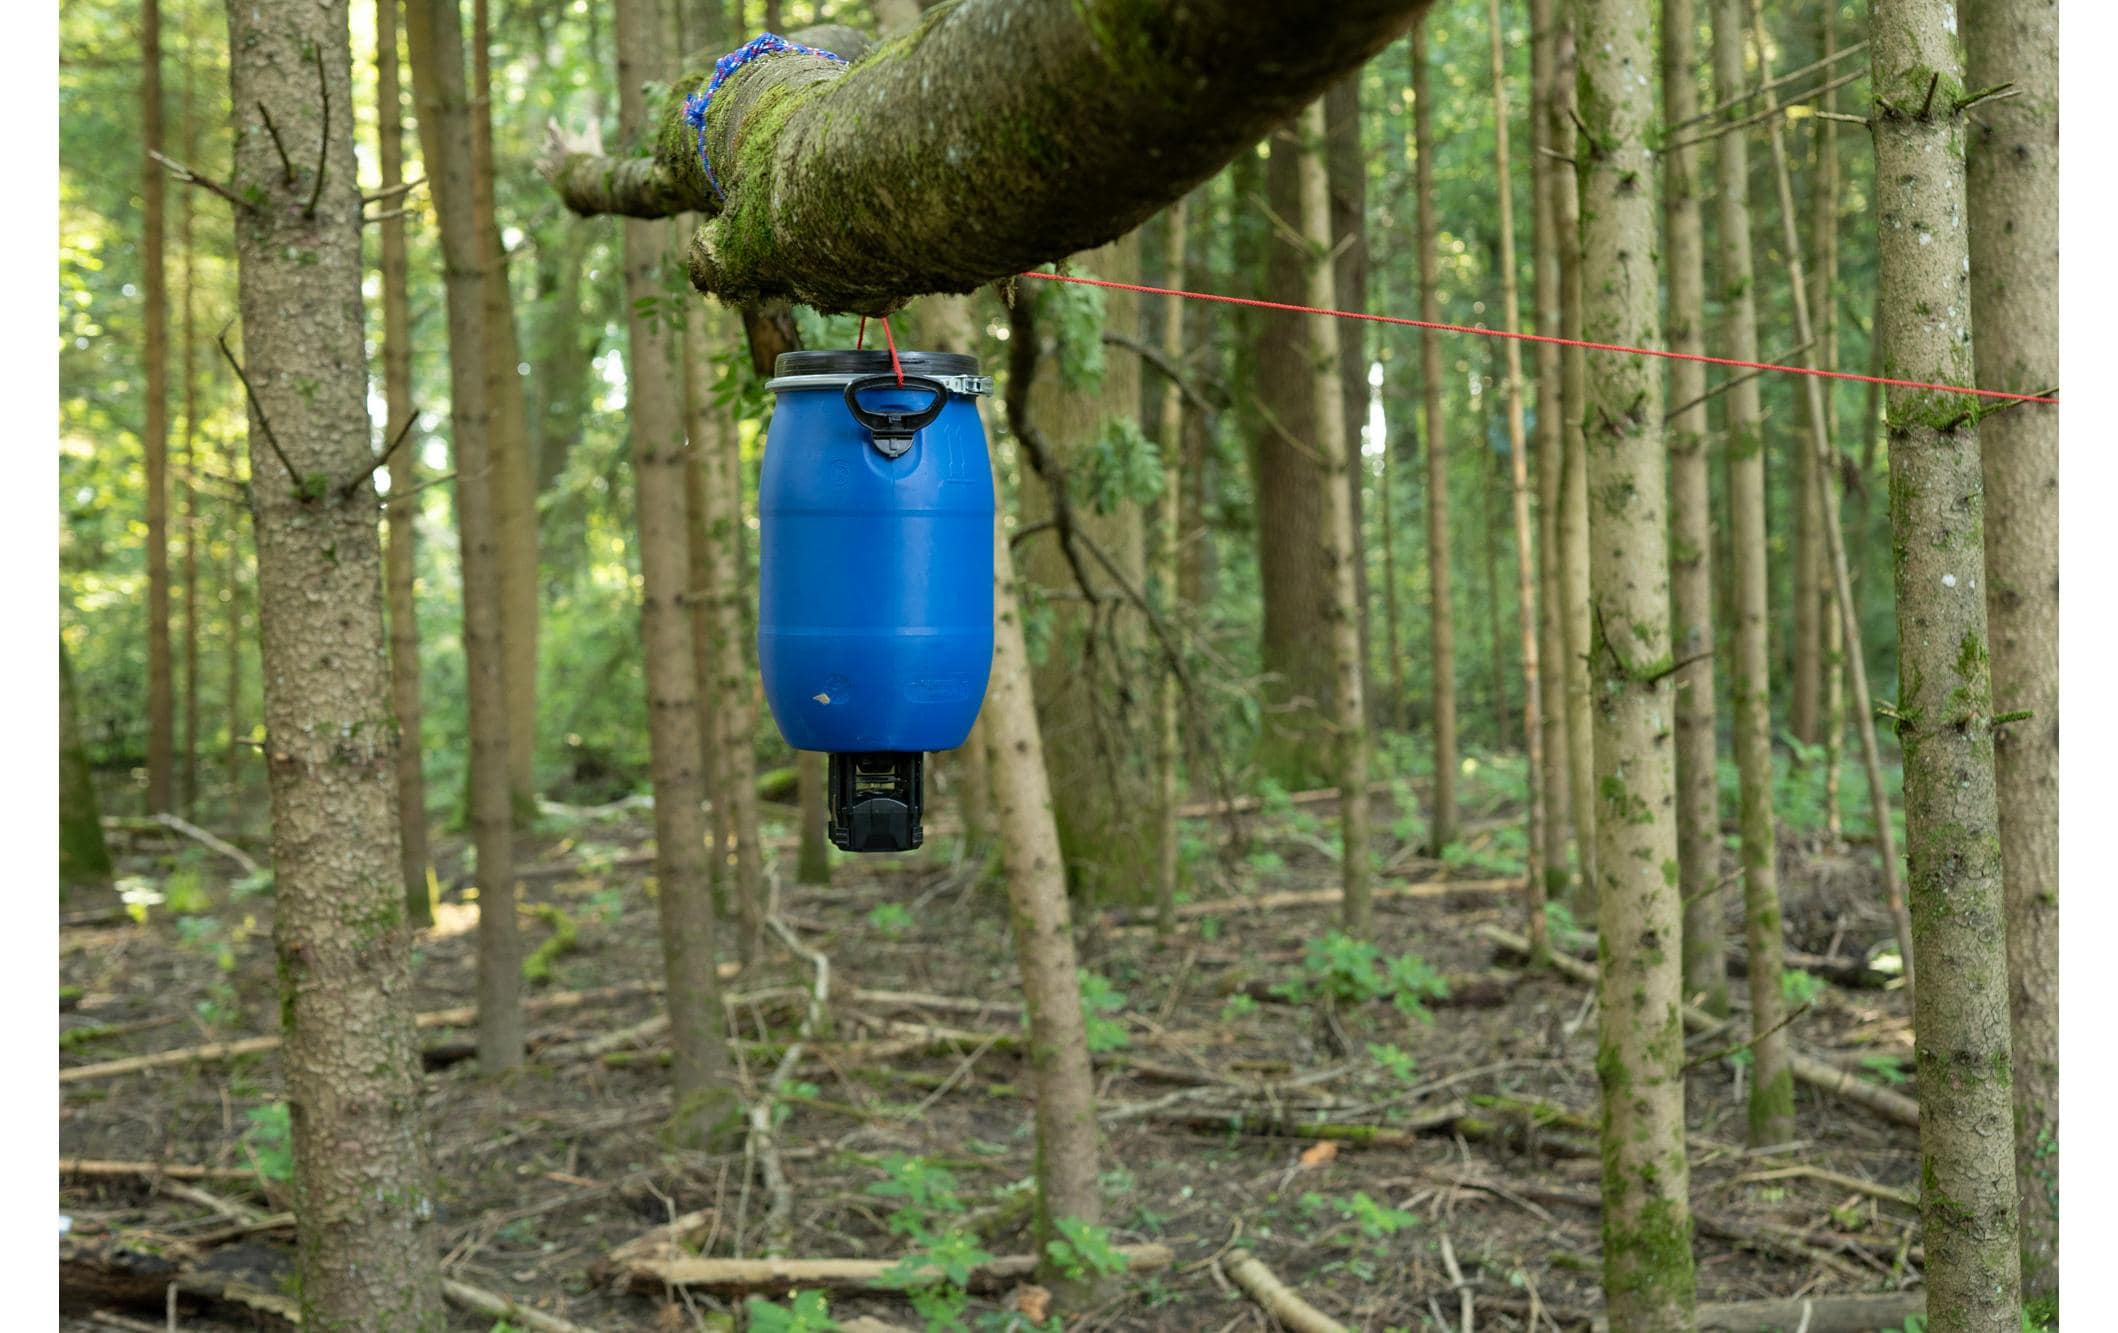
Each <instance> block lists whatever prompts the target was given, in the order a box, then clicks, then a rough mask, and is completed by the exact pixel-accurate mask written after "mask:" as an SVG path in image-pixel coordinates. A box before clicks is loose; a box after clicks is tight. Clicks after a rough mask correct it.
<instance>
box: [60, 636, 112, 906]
mask: <svg viewBox="0 0 2118 1333" xmlns="http://www.w3.org/2000/svg"><path fill="white" fill-rule="evenodd" d="M110 871H111V865H110V846H109V844H107V843H105V842H104V841H103V808H102V804H101V802H100V801H98V800H97V798H96V778H95V770H93V769H91V768H90V767H89V766H88V751H87V750H85V749H83V748H82V746H81V719H80V710H79V708H78V707H77V705H76V704H75V703H74V668H73V662H72V661H71V660H70V659H69V658H68V657H67V655H66V640H65V639H63V638H62V639H60V640H59V888H60V890H61V891H62V893H63V892H65V891H67V890H72V889H108V888H109V887H110V883H111V881H110Z"/></svg>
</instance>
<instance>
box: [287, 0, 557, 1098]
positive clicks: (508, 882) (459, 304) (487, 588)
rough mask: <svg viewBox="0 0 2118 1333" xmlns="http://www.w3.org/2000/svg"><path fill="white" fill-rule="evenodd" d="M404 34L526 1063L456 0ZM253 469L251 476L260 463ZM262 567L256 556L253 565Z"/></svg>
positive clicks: (487, 768) (440, 4) (479, 708)
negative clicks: (435, 237) (434, 228)
mask: <svg viewBox="0 0 2118 1333" xmlns="http://www.w3.org/2000/svg"><path fill="white" fill-rule="evenodd" d="M406 19H407V21H406V24H405V36H406V39H407V46H408V49H409V52H410V55H411V59H412V88H413V95H414V100H415V102H416V105H417V107H418V110H419V135H420V146H421V149H422V152H421V154H420V156H421V158H422V159H423V160H424V162H425V163H426V169H427V182H428V189H429V190H431V191H432V193H433V198H434V207H435V211H436V213H437V214H439V216H440V219H441V249H442V256H443V262H444V268H445V271H446V284H445V285H446V291H447V300H448V318H449V419H450V435H451V444H452V445H453V448H454V454H455V464H456V479H457V484H456V487H455V497H456V530H457V537H458V540H459V542H460V544H461V547H462V553H461V560H462V566H463V655H464V674H465V677H466V679H467V688H466V691H465V692H466V694H467V695H468V696H469V700H470V732H471V768H470V787H471V841H472V844H473V845H474V847H475V848H476V852H477V862H476V867H475V873H476V877H477V882H478V1064H479V1067H480V1068H482V1069H484V1070H486V1071H487V1072H496V1071H499V1070H503V1069H511V1068H513V1067H514V1066H516V1065H518V1064H520V1063H522V1047H523V1029H522V931H521V926H520V924H519V923H518V922H517V921H516V920H515V868H514V810H513V805H514V803H513V800H512V796H511V791H510V787H509V774H510V773H511V772H512V769H511V768H510V766H509V763H508V746H509V743H510V741H511V740H512V739H513V738H512V737H510V736H509V735H508V717H507V691H506V686H505V682H504V674H503V672H504V668H503V665H502V663H503V659H504V645H503V644H502V643H501V635H502V633H503V632H504V629H503V626H504V618H503V615H502V611H501V605H500V550H499V527H498V523H499V520H498V517H497V515H495V513H494V512H493V503H492V488H491V487H490V486H489V485H486V484H482V483H483V482H485V481H486V480H488V479H489V478H490V475H491V473H492V472H493V471H494V469H495V468H496V467H497V466H498V460H496V459H495V458H494V456H493V453H492V449H491V438H492V436H491V431H492V411H491V400H490V398H489V396H488V394H487V389H488V387H489V380H488V376H487V369H486V356H485V347H486V338H487V329H486V319H485V312H486V307H485V265H486V263H487V260H488V255H487V253H486V248H485V246H484V245H482V244H481V243H480V241H479V232H478V228H477V225H476V215H475V213H474V212H473V194H474V190H473V187H472V182H471V174H472V168H471V118H472V117H471V111H470V107H469V104H468V98H467V95H466V92H465V86H464V75H463V29H462V26H461V16H460V14H459V13H458V11H457V8H456V0H409V7H408V8H407V10H406ZM251 475H252V476H253V477H254V476H256V475H257V468H256V467H255V466H253V467H252V469H251ZM260 564H262V561H260Z"/></svg>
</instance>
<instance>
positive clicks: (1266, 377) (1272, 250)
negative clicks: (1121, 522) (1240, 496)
mask: <svg viewBox="0 0 2118 1333" xmlns="http://www.w3.org/2000/svg"><path fill="white" fill-rule="evenodd" d="M1306 123H1307V122H1306V121H1305V120H1303V119H1302V118H1301V117H1300V116H1296V117H1295V118H1294V119H1293V120H1291V121H1290V122H1289V123H1288V124H1287V125H1286V126H1285V127H1283V128H1282V129H1281V130H1280V131H1279V132H1278V133H1276V134H1274V135H1273V136H1272V138H1271V141H1270V142H1271V150H1272V155H1271V157H1270V158H1269V159H1268V160H1267V161H1266V163H1265V194H1266V209H1267V211H1268V214H1269V218H1272V219H1278V222H1277V223H1275V224H1273V225H1271V226H1270V227H1269V228H1268V234H1267V236H1266V239H1265V264H1264V269H1265V288H1266V294H1267V295H1268V296H1269V297H1270V298H1271V299H1272V300H1275V301H1280V302H1283V303H1286V304H1289V305H1312V304H1315V303H1314V302H1312V301H1311V300H1310V299H1309V296H1310V292H1309V287H1310V285H1311V284H1310V281H1309V268H1310V259H1311V256H1310V255H1309V254H1308V253H1307V250H1306V243H1305V242H1304V241H1302V240H1298V239H1297V233H1299V232H1300V230H1301V225H1302V224H1301V216H1302V197H1301V185H1302V175H1301V162H1302V160H1303V157H1304V156H1305V154H1306V153H1307V152H1308V151H1310V147H1309V145H1306V144H1304V143H1302V142H1301V135H1302V134H1303V133H1304V131H1303V130H1302V128H1301V127H1302V126H1303V125H1305V124H1306ZM1316 147H1317V149H1318V150H1319V151H1321V148H1322V144H1321V143H1319V144H1318V145H1317V146H1316ZM1324 304H1326V305H1330V304H1331V301H1329V300H1327V301H1326V302H1325V303H1324ZM1310 318H1311V317H1310V316H1306V315H1298V314H1294V313H1292V312H1291V311H1264V312H1261V313H1260V315H1259V317H1258V318H1257V319H1255V320H1254V321H1253V322H1252V324H1251V329H1252V331H1253V332H1254V334H1255V335H1256V349H1257V350H1256V352H1255V356H1254V366H1255V372H1256V378H1255V380H1254V381H1248V380H1246V381H1239V382H1240V383H1253V382H1254V383H1255V384H1256V386H1257V388H1256V393H1257V416H1256V424H1257V436H1256V439H1255V442H1254V443H1253V445H1252V449H1251V462H1252V482H1253V488H1254V491H1255V494H1256V497H1257V548H1258V578H1259V583H1260V585H1261V589H1262V593H1263V597H1264V617H1263V622H1262V626H1263V627H1262V643H1261V645H1260V647H1261V654H1262V659H1263V663H1264V667H1265V670H1266V671H1267V672H1268V673H1269V677H1268V680H1269V684H1268V687H1267V688H1268V690H1269V695H1268V700H1269V702H1268V703H1267V705H1266V714H1265V720H1264V726H1263V732H1264V734H1263V736H1262V738H1261V740H1260V742H1259V758H1260V765H1261V767H1263V768H1264V769H1265V771H1266V772H1267V773H1268V774H1270V775H1271V776H1272V777H1273V778H1274V779H1276V780H1277V781H1279V782H1280V783H1281V784H1283V785H1285V786H1289V787H1293V786H1308V785H1310V784H1311V783H1315V782H1319V781H1322V780H1324V779H1325V778H1326V777H1327V775H1328V774H1329V773H1330V772H1331V769H1332V764H1333V752H1334V749H1335V744H1334V740H1333V737H1332V735H1331V718H1332V716H1333V710H1334V708H1335V707H1336V705H1335V704H1334V702H1333V699H1332V681H1333V679H1334V674H1333V671H1332V662H1331V658H1330V657H1329V655H1328V653H1326V652H1322V651H1319V645H1321V644H1323V643H1326V642H1327V641H1328V639H1329V636H1330V633H1331V626H1330V615H1331V611H1330V608H1331V605H1332V590H1331V589H1332V582H1331V580H1332V571H1331V569H1330V567H1329V565H1328V564H1327V563H1326V561H1325V554H1324V551H1325V545H1326V543H1325V540H1324V536H1323V532H1324V525H1325V523H1326V522H1327V521H1328V520H1327V518H1326V511H1327V510H1328V509H1329V507H1330V498H1329V497H1328V496H1326V495H1325V494H1324V485H1325V474H1326V473H1330V472H1333V465H1332V464H1331V462H1330V460H1329V459H1328V458H1327V457H1326V456H1325V455H1324V454H1322V453H1321V452H1319V451H1318V448H1317V440H1318V438H1319V431H1320V430H1321V428H1322V422H1321V421H1320V420H1319V419H1318V417H1319V414H1320V413H1323V412H1330V413H1331V414H1332V415H1333V416H1337V415H1339V413H1340V411H1341V408H1340V405H1339V395H1338V385H1337V381H1336V380H1335V379H1334V380H1333V382H1332V389H1331V393H1330V395H1329V396H1328V397H1326V398H1324V399H1323V400H1321V401H1319V400H1317V399H1316V397H1315V374H1314V368H1313V367H1311V366H1310V365H1309V364H1308V363H1307V362H1306V361H1304V360H1303V359H1302V358H1301V357H1300V356H1296V355H1290V354H1289V351H1288V349H1289V348H1293V347H1300V346H1302V345H1304V342H1305V340H1306V339H1307V338H1308V336H1309V334H1308V321H1309V319H1310Z"/></svg>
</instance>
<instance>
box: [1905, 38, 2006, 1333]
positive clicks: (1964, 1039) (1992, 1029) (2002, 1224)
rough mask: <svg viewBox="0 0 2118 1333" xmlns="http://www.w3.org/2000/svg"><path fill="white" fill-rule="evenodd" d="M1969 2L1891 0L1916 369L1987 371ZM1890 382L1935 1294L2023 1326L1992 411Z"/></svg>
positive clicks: (1955, 1327)
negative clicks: (1991, 575) (1971, 180)
mask: <svg viewBox="0 0 2118 1333" xmlns="http://www.w3.org/2000/svg"><path fill="white" fill-rule="evenodd" d="M1954 17H1955V16H1954V13H1953V12H1952V9H1951V7H1950V6H1949V5H1948V4H1946V3H1944V2H1943V0H1875V3H1874V4H1873V5H1872V7H1871V9H1870V13H1869V36H1868V51H1869V59H1870V64H1871V72H1872V79H1873V87H1874V89H1875V108H1874V116H1873V119H1872V120H1871V122H1870V125H1871V127H1872V131H1873V133H1874V136H1875V167H1876V197H1875V215H1876V221H1877V224H1878V227H1879V229H1880V233H1881V241H1880V251H1879V261H1880V270H1879V274H1878V280H1879V284H1880V287H1881V293H1882V329H1881V334H1882V341H1883V358H1884V363H1885V364H1886V365H1887V366H1889V367H1890V372H1891V374H1892V375H1893V376H1895V377H1898V378H1903V379H1917V380H1927V381H1931V382H1935V383H1947V384H1968V383H1971V382H1973V377H1974V365H1973V349H1972V338H1971V318H1972V309H1971V300H1972V297H1971V280H1970V269H1971V262H1970V261H1971V251H1970V244H1969V240H1968V238H1967V237H1966V235H1965V226H1964V223H1965V216H1966V203H1967V201H1966V199H1965V184H1964V159H1963V151H1964V134H1965V128H1966V127H1965V123H1964V112H1963V107H1962V103H1963V102H1964V101H1965V100H1967V94H1966V91H1965V88H1964V83H1963V78H1962V74H1961V65H1960V63H1959V60H1958V55H1957V45H1956V35H1955V33H1954V32H1953V31H1952V28H1953V26H1954V25H1953V22H1952V20H1953V19H1954ZM2015 243H2017V242H2012V241H2011V242H2010V244H2015ZM2047 313H2048V312H2047ZM2009 350H2011V349H2008V348H2005V347H2003V348H2002V349H2001V351H2002V353H2003V354H2005V353H2006V352H2007V351H2009ZM1886 396H1887V400H1888V403H1889V420H1890V500H1891V505H1890V507H1891V531H1892V540H1893V545H1894V551H1893V554H1894V556H1895V561H1894V563H1895V566H1896V575H1897V577H1896V582H1897V626H1898V660H1899V667H1898V670H1899V677H1900V679H1899V687H1898V717H1897V734H1898V742H1899V744H1900V745H1901V746H1902V747H1903V749H1904V753H1905V838H1906V842H1907V852H1908V854H1909V859H1910V862H1911V890H1912V892H1911V909H1912V944H1913V948H1914V949H1915V950H1916V951H1917V952H1918V954H1919V958H1920V962H1921V967H1920V979H1919V985H1918V986H1917V988H1916V989H1915V991H1914V1003H1913V1034H1914V1054H1915V1060H1916V1063H1917V1065H1918V1069H1919V1101H1920V1108H1921V1115H1920V1180H1921V1182H1922V1186H1921V1190H1920V1221H1921V1227H1922V1230H1923V1232H1924V1234H1925V1236H1926V1242H1927V1291H1928V1309H1929V1310H1930V1311H1932V1312H1933V1316H1934V1323H1933V1329H1934V1330H1935V1333H1960V1331H1961V1330H1973V1329H1976V1330H1990V1331H1991V1333H2003V1331H2005V1333H2015V1330H2016V1329H2017V1328H2019V1327H2020V1323H2019V1320H2020V1295H2019V1280H2018V1274H2019V1267H2018V1266H2019V1262H2020V1256H2019V1254H2018V1252H2017V1248H2016V1191H2015V1162H2014V1158H2013V1154H2012V1153H2011V1151H2010V1148H2011V1145H2012V1144H2013V1142H2014V1107H2013V1103H2012V1098H2011V1095H2010V1082H2009V1061H2010V1050H2009V1033H2008V971H2007V910H2006V903H2005V901H2004V897H2003V887H2002V856H2001V842H2000V832H2001V830H2000V812H1999V802H1998V797H1997V795H1996V793H1995V790H1994V769H1993V702H1992V679H1991V664H1990V658H1989V656H1988V649H1987V646H1986V632H1987V628H1986V600H1985V599H1986V583H1987V579H1986V568H1985V565H1986V558H1985V548H1984V544H1983V526H1984V525H1983V524H1982V522H1981V509H1982V507H1983V504H1984V498H1985V497H1984V487H1983V484H1982V481H1981V478H1980V461H1979V428H1978V422H1977V419H1976V416H1975V414H1974V413H1972V412H1970V411H1967V410H1966V408H1965V406H1964V404H1963V403H1962V402H1961V401H1960V400H1959V399H1958V398H1957V397H1956V396H1955V395H1950V394H1938V393H1933V392H1930V391H1927V390H1919V389H1901V388H1892V389H1890V390H1889V391H1888V393H1887V395H1886ZM2008 461H2010V462H2013V461H2014V460H2012V459H2011V460H2008Z"/></svg>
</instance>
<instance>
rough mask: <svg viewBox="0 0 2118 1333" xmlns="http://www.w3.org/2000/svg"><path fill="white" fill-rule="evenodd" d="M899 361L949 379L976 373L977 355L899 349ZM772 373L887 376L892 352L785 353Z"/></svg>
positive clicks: (910, 371) (911, 371)
mask: <svg viewBox="0 0 2118 1333" xmlns="http://www.w3.org/2000/svg"><path fill="white" fill-rule="evenodd" d="M897 359H898V361H899V362H900V363H901V364H902V365H903V366H904V371H905V374H907V375H927V376H931V377H933V378H935V379H947V378H949V377H951V376H955V375H976V374H977V373H978V358H977V357H975V356H966V355H964V354H963V353H961V352H903V351H901V352H899V353H898V354H897ZM772 373H773V375H774V376H775V377H777V376H780V375H887V374H889V373H890V353H889V351H888V350H887V349H884V348H877V349H874V350H866V351H858V352H856V351H852V350H849V349H845V348H841V349H839V350H837V351H814V352H782V353H780V354H779V357H778V359H777V360H775V361H774V362H773V363H772Z"/></svg>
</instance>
